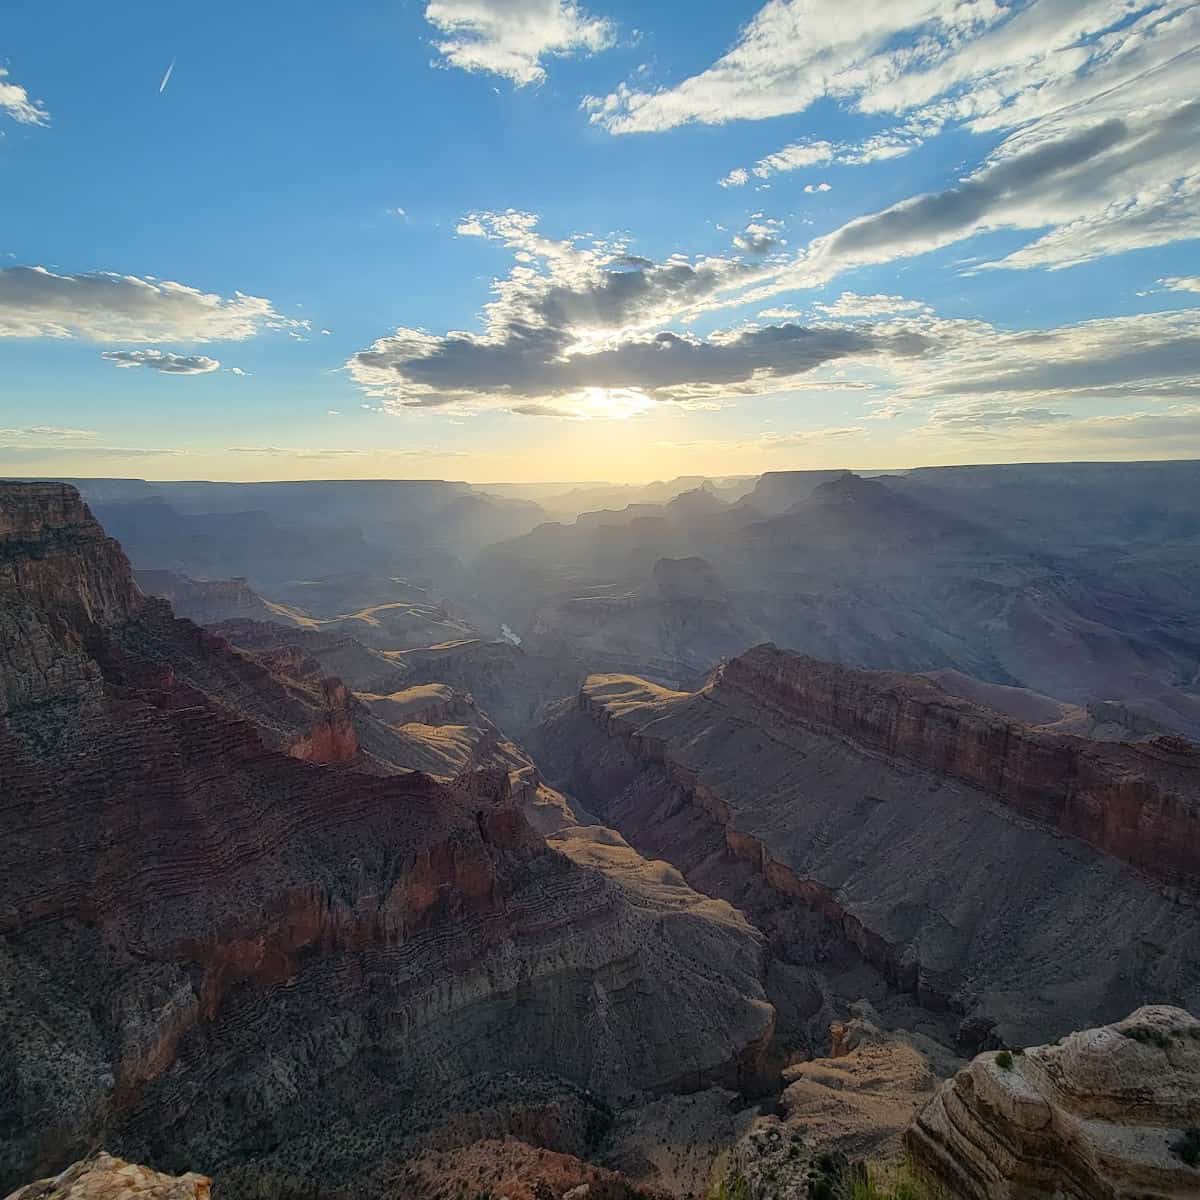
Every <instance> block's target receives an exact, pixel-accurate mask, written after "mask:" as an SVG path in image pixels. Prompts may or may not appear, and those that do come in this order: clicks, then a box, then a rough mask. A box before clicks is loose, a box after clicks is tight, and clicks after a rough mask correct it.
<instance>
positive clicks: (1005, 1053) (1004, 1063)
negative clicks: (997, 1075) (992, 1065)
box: [996, 1050, 1013, 1071]
mask: <svg viewBox="0 0 1200 1200" xmlns="http://www.w3.org/2000/svg"><path fill="white" fill-rule="evenodd" d="M996 1066H998V1067H999V1068H1000V1069H1001V1070H1002V1071H1011V1070H1012V1066H1013V1056H1012V1051H1011V1050H1001V1051H1000V1053H999V1054H997V1055H996Z"/></svg>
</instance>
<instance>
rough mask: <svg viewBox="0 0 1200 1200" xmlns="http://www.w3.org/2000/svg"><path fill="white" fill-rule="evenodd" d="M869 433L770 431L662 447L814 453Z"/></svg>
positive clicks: (847, 429)
mask: <svg viewBox="0 0 1200 1200" xmlns="http://www.w3.org/2000/svg"><path fill="white" fill-rule="evenodd" d="M866 432H867V431H866V430H865V429H863V428H862V427H861V426H858V425H845V426H835V427H832V428H828V429H801V430H795V431H793V432H791V433H780V432H777V431H775V430H769V431H767V432H765V433H760V434H759V435H758V436H757V437H753V438H742V439H737V440H723V439H718V438H699V439H695V440H692V441H661V442H659V443H658V445H660V446H662V447H663V448H665V449H670V450H712V451H719V452H721V453H724V454H736V453H740V452H744V451H750V452H752V453H773V452H776V451H779V450H801V449H812V448H814V447H820V446H823V445H829V444H831V443H832V444H834V445H836V444H837V443H839V442H844V441H852V440H853V439H855V438H858V437H862V436H863V435H864V434H865V433H866Z"/></svg>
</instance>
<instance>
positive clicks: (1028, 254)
mask: <svg viewBox="0 0 1200 1200" xmlns="http://www.w3.org/2000/svg"><path fill="white" fill-rule="evenodd" d="M1098 116H1099V118H1100V119H1098V120H1095V121H1093V122H1091V123H1089V124H1087V125H1083V126H1080V125H1078V124H1077V123H1076V122H1075V120H1074V119H1073V120H1071V121H1064V122H1059V123H1056V124H1054V125H1046V124H1043V125H1040V126H1038V127H1037V128H1036V130H1033V131H1029V132H1028V133H1025V134H1018V135H1015V136H1014V137H1013V138H1010V139H1009V140H1007V141H1006V142H1004V143H1003V144H1002V145H1001V146H1000V147H999V148H998V149H997V151H996V152H995V153H994V154H993V155H992V156H991V157H990V158H989V159H988V161H987V162H985V163H984V165H983V166H982V167H980V168H979V169H978V170H977V171H975V172H973V173H972V174H971V175H969V176H968V177H967V178H966V179H965V180H964V181H963V182H961V183H959V184H957V185H956V186H954V187H951V188H947V189H946V190H944V191H940V192H929V193H926V194H924V195H920V196H914V197H912V198H910V199H907V200H904V201H901V202H900V203H899V204H895V205H892V206H891V207H890V208H886V209H883V210H882V211H881V212H877V213H873V214H871V215H869V216H864V217H859V218H857V219H855V220H853V221H850V222H848V223H847V224H846V225H843V226H842V227H841V228H840V229H838V230H835V231H834V232H833V233H831V234H829V235H827V236H825V237H823V238H819V239H817V240H816V241H815V242H813V243H812V244H811V245H810V247H809V249H808V252H807V253H806V254H805V255H804V262H803V266H804V268H805V271H806V273H807V274H808V275H809V276H810V278H816V279H828V278H830V277H832V276H833V275H835V274H837V273H839V272H841V271H845V270H848V269H850V268H852V267H858V266H864V265H867V264H871V263H881V262H888V261H892V260H894V259H897V258H904V257H909V256H912V255H918V254H926V253H929V252H930V251H932V250H936V249H938V248H940V247H943V246H947V245H950V244H952V243H954V242H957V241H961V240H962V239H964V238H968V237H972V236H974V235H976V234H979V233H984V232H988V231H993V230H999V229H1028V230H1046V232H1044V233H1042V235H1041V236H1040V237H1038V238H1037V239H1036V240H1035V241H1033V242H1031V243H1029V244H1027V245H1025V246H1022V247H1021V248H1019V249H1017V250H1014V251H1013V252H1012V253H1010V254H1008V255H1007V256H1006V257H1004V258H1002V259H1000V260H998V261H996V262H991V263H987V264H984V267H983V268H982V269H988V268H991V269H996V268H1007V269H1019V268H1029V267H1049V268H1052V269H1057V268H1062V267H1068V266H1073V265H1076V264H1078V263H1082V262H1087V261H1089V260H1091V259H1094V258H1098V257H1101V256H1104V255H1108V254H1114V253H1119V252H1122V251H1126V250H1131V249H1135V248H1139V247H1146V246H1156V245H1162V244H1165V243H1168V242H1172V241H1177V240H1181V239H1184V238H1190V237H1196V236H1200V164H1198V163H1197V160H1196V156H1195V150H1194V148H1195V145H1196V144H1197V140H1198V139H1200V101H1188V102H1186V103H1183V104H1175V103H1170V102H1168V103H1166V104H1163V105H1159V106H1155V107H1152V108H1148V109H1141V110H1139V111H1136V112H1133V113H1130V114H1128V115H1127V116H1125V117H1122V116H1117V115H1105V114H1103V113H1101V114H1098Z"/></svg>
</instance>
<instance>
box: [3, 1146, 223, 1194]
mask: <svg viewBox="0 0 1200 1200" xmlns="http://www.w3.org/2000/svg"><path fill="white" fill-rule="evenodd" d="M211 1191H212V1181H211V1180H209V1179H207V1178H205V1176H203V1175H194V1174H192V1173H190V1172H189V1173H188V1174H187V1175H180V1176H174V1175H163V1174H161V1173H160V1172H158V1171H152V1170H150V1168H149V1167H140V1166H138V1165H137V1164H136V1163H128V1162H124V1161H123V1160H122V1159H119V1158H113V1156H112V1155H111V1154H104V1153H100V1154H97V1155H96V1157H95V1158H88V1159H84V1160H83V1161H82V1162H77V1163H74V1164H73V1165H72V1166H69V1167H68V1168H67V1169H66V1170H65V1171H63V1172H61V1174H58V1175H55V1176H53V1177H52V1178H50V1179H39V1180H38V1181H37V1182H36V1183H30V1184H27V1185H26V1186H25V1187H22V1188H18V1189H17V1190H16V1191H15V1192H13V1193H12V1195H11V1196H9V1197H8V1200H209V1196H210V1194H211Z"/></svg>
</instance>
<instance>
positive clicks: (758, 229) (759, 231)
mask: <svg viewBox="0 0 1200 1200" xmlns="http://www.w3.org/2000/svg"><path fill="white" fill-rule="evenodd" d="M782 228H783V222H782V221H779V220H776V219H775V218H774V217H763V218H760V219H758V220H755V221H751V222H750V223H749V224H748V225H747V226H746V228H745V229H744V230H742V232H741V233H736V234H734V236H733V244H734V246H735V247H736V248H737V249H738V250H743V251H745V252H746V253H747V254H769V253H770V252H771V251H772V250H779V249H781V248H782V247H784V246H786V245H787V242H786V241H785V240H784V239H783V238H781V237H780V236H779V231H780V230H781V229H782Z"/></svg>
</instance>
